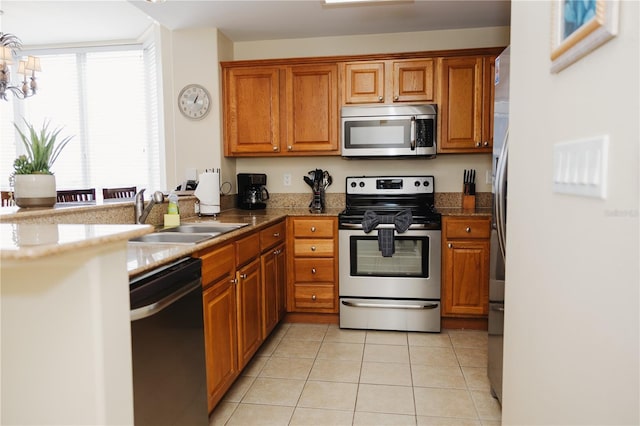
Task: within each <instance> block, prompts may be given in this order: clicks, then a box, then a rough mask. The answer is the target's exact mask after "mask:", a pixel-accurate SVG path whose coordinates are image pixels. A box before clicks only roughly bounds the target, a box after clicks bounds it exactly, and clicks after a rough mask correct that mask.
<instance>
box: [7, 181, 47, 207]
mask: <svg viewBox="0 0 640 426" xmlns="http://www.w3.org/2000/svg"><path fill="white" fill-rule="evenodd" d="M14 179H15V180H14V183H13V197H14V198H15V200H16V205H17V206H18V207H53V205H54V204H55V203H56V177H55V176H54V175H45V174H34V175H15V176H14Z"/></svg>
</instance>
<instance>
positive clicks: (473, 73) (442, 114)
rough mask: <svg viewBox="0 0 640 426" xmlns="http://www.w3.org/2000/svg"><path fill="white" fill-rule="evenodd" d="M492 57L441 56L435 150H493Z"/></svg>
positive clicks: (493, 57)
mask: <svg viewBox="0 0 640 426" xmlns="http://www.w3.org/2000/svg"><path fill="white" fill-rule="evenodd" d="M495 58H496V57H495V56H493V55H492V56H465V57H451V58H441V59H440V60H439V75H440V109H439V111H438V113H439V114H438V115H439V122H440V136H439V140H440V144H439V145H438V152H439V153H470V152H471V153H473V152H491V151H492V150H493V93H494V85H493V75H494V70H495Z"/></svg>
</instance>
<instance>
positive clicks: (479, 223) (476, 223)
mask: <svg viewBox="0 0 640 426" xmlns="http://www.w3.org/2000/svg"><path fill="white" fill-rule="evenodd" d="M490 233H491V229H490V220H489V219H488V218H473V219H472V218H468V219H450V218H445V220H444V236H445V238H464V239H468V238H489V236H490Z"/></svg>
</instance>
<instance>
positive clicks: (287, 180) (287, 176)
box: [282, 173, 291, 186]
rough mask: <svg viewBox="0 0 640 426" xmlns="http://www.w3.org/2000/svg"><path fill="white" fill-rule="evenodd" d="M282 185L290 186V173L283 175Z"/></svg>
mask: <svg viewBox="0 0 640 426" xmlns="http://www.w3.org/2000/svg"><path fill="white" fill-rule="evenodd" d="M282 183H283V184H284V186H291V173H285V174H284V175H283V179H282Z"/></svg>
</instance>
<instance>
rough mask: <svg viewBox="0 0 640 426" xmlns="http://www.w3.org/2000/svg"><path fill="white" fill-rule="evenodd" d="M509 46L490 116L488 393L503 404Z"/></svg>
mask: <svg viewBox="0 0 640 426" xmlns="http://www.w3.org/2000/svg"><path fill="white" fill-rule="evenodd" d="M509 62H510V47H507V48H506V49H505V50H504V51H503V52H502V53H501V54H500V56H498V58H497V59H496V73H495V80H494V81H495V96H494V102H495V103H494V114H493V129H494V130H493V167H492V169H493V170H492V177H493V179H492V180H493V186H492V193H493V197H492V198H493V216H492V223H491V255H490V268H489V339H488V341H489V343H488V345H489V362H488V368H487V374H488V375H489V381H490V383H491V394H492V395H493V396H494V397H496V398H497V399H498V401H500V403H502V353H503V335H504V309H505V300H504V289H505V280H504V270H505V268H504V266H505V261H506V222H507V156H508V152H509Z"/></svg>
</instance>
